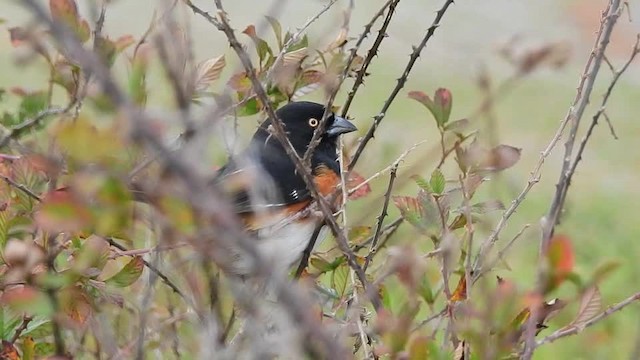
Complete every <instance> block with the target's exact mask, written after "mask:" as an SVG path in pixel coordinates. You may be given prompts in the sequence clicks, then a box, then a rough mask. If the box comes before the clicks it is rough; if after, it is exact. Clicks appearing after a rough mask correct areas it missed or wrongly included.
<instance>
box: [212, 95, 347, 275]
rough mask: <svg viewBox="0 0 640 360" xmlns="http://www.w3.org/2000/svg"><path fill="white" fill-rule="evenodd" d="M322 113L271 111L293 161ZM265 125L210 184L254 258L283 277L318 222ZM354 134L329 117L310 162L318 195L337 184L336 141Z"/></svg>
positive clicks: (303, 104)
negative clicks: (229, 205) (246, 236)
mask: <svg viewBox="0 0 640 360" xmlns="http://www.w3.org/2000/svg"><path fill="white" fill-rule="evenodd" d="M324 111H325V108H324V106H323V105H321V104H317V103H313V102H307V101H299V102H291V103H289V104H287V105H285V106H283V107H282V108H280V109H278V110H277V111H276V115H277V116H278V118H280V120H282V123H283V125H284V128H285V131H286V133H287V137H288V139H289V141H290V142H291V144H292V145H293V148H294V149H295V151H296V152H297V153H298V155H299V156H301V157H302V156H303V155H304V153H305V151H306V150H307V147H308V146H309V143H310V142H311V139H312V137H313V134H314V131H315V129H316V128H317V126H318V125H319V123H320V120H321V119H322V116H323V114H324ZM271 122H272V120H271V119H267V120H265V121H264V122H263V123H262V124H261V125H260V127H259V128H258V130H257V131H256V133H255V134H254V135H253V138H252V139H251V142H250V144H249V146H248V148H247V149H246V150H245V151H243V152H241V154H240V155H239V156H235V157H233V158H232V159H231V160H230V161H229V162H228V163H227V164H226V165H225V166H224V167H223V168H222V169H220V171H219V172H218V174H217V176H216V182H218V184H221V185H222V187H223V189H225V190H226V191H227V193H228V194H230V197H231V200H232V202H233V204H234V205H235V209H236V211H237V213H238V214H239V216H240V217H241V219H242V221H243V222H244V224H245V226H246V229H247V230H248V231H251V232H253V233H254V234H255V235H256V236H255V238H256V239H257V244H256V246H257V248H258V250H259V252H260V253H261V254H262V255H263V256H265V258H266V260H267V261H269V262H271V264H272V265H273V267H274V271H286V270H288V269H289V268H290V267H291V266H292V265H293V264H295V263H296V262H298V261H299V260H300V259H301V257H302V254H303V251H304V250H305V248H306V247H307V245H308V244H309V241H310V240H311V238H312V235H313V233H314V230H315V229H316V227H317V226H319V224H320V223H321V221H322V217H321V216H320V215H319V214H318V213H317V212H314V211H308V207H309V205H310V204H311V201H312V197H311V194H310V192H309V190H308V189H307V186H306V185H305V182H304V180H303V179H302V177H301V176H300V174H298V172H297V171H296V168H295V165H294V163H293V161H292V160H291V158H290V157H289V155H287V153H286V151H285V149H284V147H283V146H282V144H281V143H280V142H279V141H278V140H277V139H276V138H275V137H274V136H273V135H272V133H271V129H270V126H271ZM355 130H357V129H356V127H355V126H354V125H353V124H352V123H351V122H349V121H348V120H346V119H344V118H341V117H339V116H336V115H335V114H333V113H331V114H330V115H329V117H328V119H327V123H326V126H325V131H324V134H323V135H322V138H321V141H320V144H319V145H318V146H317V147H316V149H315V150H314V152H313V154H312V157H311V171H312V175H313V177H314V180H315V185H316V187H317V189H318V192H319V193H320V194H321V195H323V196H327V195H331V194H332V193H333V192H334V191H335V189H336V187H337V186H338V185H339V184H340V163H339V160H338V154H337V140H338V136H339V135H341V134H345V133H349V132H352V131H355ZM320 236H322V234H321V235H320ZM233 263H234V269H233V270H234V271H235V272H237V273H238V274H239V275H244V274H246V273H247V271H248V267H249V266H250V263H248V262H247V261H246V259H242V258H241V257H238V259H237V260H235V259H234V261H233Z"/></svg>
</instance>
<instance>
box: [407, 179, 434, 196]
mask: <svg viewBox="0 0 640 360" xmlns="http://www.w3.org/2000/svg"><path fill="white" fill-rule="evenodd" d="M411 179H413V181H415V183H416V185H418V186H419V187H420V189H422V190H424V191H426V192H428V193H433V190H432V189H431V185H429V182H428V181H427V179H425V178H423V177H422V176H420V175H412V176H411Z"/></svg>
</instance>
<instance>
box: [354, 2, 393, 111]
mask: <svg viewBox="0 0 640 360" xmlns="http://www.w3.org/2000/svg"><path fill="white" fill-rule="evenodd" d="M398 2H400V0H391V1H387V3H386V4H385V5H384V6H383V7H382V9H380V11H379V12H378V13H377V14H376V15H375V17H374V18H373V20H372V22H370V23H369V24H368V28H365V30H366V31H365V32H364V34H366V33H368V32H369V31H370V29H371V26H372V25H373V21H374V20H375V19H377V18H378V17H379V16H381V15H382V12H383V11H384V10H385V8H386V7H389V10H388V11H387V16H386V17H385V18H384V22H383V23H382V27H380V30H378V36H376V39H375V41H374V42H373V45H371V48H370V49H369V52H367V57H366V58H365V59H364V62H363V63H362V66H361V67H360V70H358V73H357V75H356V79H355V81H354V82H353V86H352V87H351V90H349V95H347V100H346V101H345V103H344V105H343V106H342V117H345V116H347V113H348V112H349V107H351V102H352V101H353V99H354V98H355V96H356V93H357V92H358V89H359V88H360V85H362V84H363V83H364V77H365V76H366V75H367V69H368V68H369V65H370V64H371V62H372V61H373V58H374V57H375V56H376V55H377V54H378V48H379V47H380V44H382V40H384V38H386V37H387V27H389V23H390V22H391V18H392V17H393V14H394V12H395V9H396V6H397V5H398ZM361 39H364V38H363V37H361ZM357 47H358V46H356V48H357ZM350 66H351V61H349V62H348V63H347V69H349V68H350Z"/></svg>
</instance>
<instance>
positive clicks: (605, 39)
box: [522, 0, 622, 360]
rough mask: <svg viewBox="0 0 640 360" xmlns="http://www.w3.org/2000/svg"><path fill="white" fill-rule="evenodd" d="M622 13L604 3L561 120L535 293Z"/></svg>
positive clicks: (528, 332)
mask: <svg viewBox="0 0 640 360" xmlns="http://www.w3.org/2000/svg"><path fill="white" fill-rule="evenodd" d="M621 11H622V6H621V2H620V0H610V1H609V3H608V4H607V8H606V10H605V11H604V12H603V13H602V19H601V23H600V29H599V30H598V33H597V35H596V41H595V45H594V48H593V50H592V52H591V54H590V56H589V59H588V60H587V64H586V65H585V69H584V72H583V75H582V78H581V80H580V84H579V85H578V93H577V94H576V98H575V100H574V102H573V104H572V105H571V107H570V108H569V111H568V113H567V115H566V117H565V120H564V121H563V124H567V123H569V122H571V128H570V131H569V137H568V138H567V140H566V142H565V151H564V157H563V163H562V169H561V171H560V179H559V180H558V183H557V185H556V192H555V196H554V198H553V201H552V203H551V206H550V208H549V212H548V213H547V215H545V216H544V217H543V218H542V220H541V223H542V239H541V241H540V252H539V256H538V271H537V273H538V280H537V282H538V283H537V293H538V294H541V293H542V289H543V288H544V287H545V286H546V280H545V275H544V271H545V270H544V261H543V254H544V253H545V252H546V251H547V248H548V246H549V242H550V240H551V237H552V236H553V232H554V229H555V226H556V224H557V223H558V219H559V216H560V212H561V210H562V208H563V206H564V201H565V199H566V195H567V192H568V189H569V184H570V181H571V177H572V176H573V171H572V169H573V170H575V166H572V162H571V158H572V156H573V148H574V144H575V139H576V135H577V132H578V128H579V126H580V122H581V120H582V115H583V114H584V111H585V109H586V107H587V104H588V103H589V98H590V97H591V92H592V90H593V85H594V84H595V81H596V77H597V76H598V71H599V70H600V66H601V65H602V63H603V61H604V53H605V51H606V49H607V45H608V44H609V39H610V37H611V33H612V32H613V28H614V26H615V24H616V22H617V20H618V18H619V17H620V13H621ZM562 127H564V126H562ZM583 143H584V144H586V141H584V142H583ZM577 156H578V158H577V159H579V156H580V153H578V155H577ZM574 164H576V165H577V161H574ZM536 311H537V309H533V310H532V315H531V317H530V318H529V319H528V320H527V323H526V327H525V333H524V334H525V335H524V339H525V340H524V343H525V346H524V353H523V355H522V359H523V360H529V359H531V357H532V356H533V352H534V351H535V348H536V341H535V334H536V331H535V329H536V324H537V321H536V319H537V316H536Z"/></svg>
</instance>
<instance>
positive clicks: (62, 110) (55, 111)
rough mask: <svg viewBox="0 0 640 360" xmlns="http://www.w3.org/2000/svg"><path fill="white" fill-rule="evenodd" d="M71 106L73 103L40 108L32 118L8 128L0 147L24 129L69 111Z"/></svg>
mask: <svg viewBox="0 0 640 360" xmlns="http://www.w3.org/2000/svg"><path fill="white" fill-rule="evenodd" d="M72 106H73V103H72V104H70V105H69V106H67V107H65V108H59V107H52V108H48V109H45V110H42V111H40V112H39V113H38V114H36V116H34V117H33V118H31V119H29V120H26V121H24V122H23V123H21V124H18V125H16V126H14V127H12V128H11V129H10V130H9V133H7V134H6V135H5V136H4V137H3V138H2V139H0V148H1V147H4V146H6V145H7V144H8V143H9V141H11V140H13V139H15V138H17V137H18V136H20V135H22V133H24V132H25V131H28V130H29V129H31V128H33V127H34V126H37V125H38V124H40V122H41V121H42V120H44V119H45V118H47V117H49V116H53V115H60V114H64V113H66V112H67V111H69V109H71V107H72Z"/></svg>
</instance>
